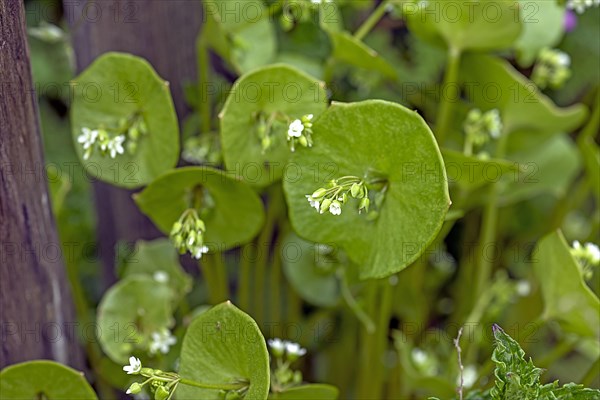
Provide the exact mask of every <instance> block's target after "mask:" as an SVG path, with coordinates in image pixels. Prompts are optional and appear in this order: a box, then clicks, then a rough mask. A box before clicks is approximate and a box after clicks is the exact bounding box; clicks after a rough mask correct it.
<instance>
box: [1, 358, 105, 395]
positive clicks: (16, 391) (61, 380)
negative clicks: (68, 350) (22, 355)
mask: <svg viewBox="0 0 600 400" xmlns="http://www.w3.org/2000/svg"><path fill="white" fill-rule="evenodd" d="M0 388H1V390H0V395H1V396H2V399H3V400H20V399H48V400H73V399H77V400H98V396H96V393H94V390H93V389H92V387H91V386H90V384H89V383H88V382H87V381H86V380H85V377H84V376H83V372H79V371H76V370H74V369H72V368H69V367H67V366H65V365H62V364H59V363H57V362H54V361H48V360H36V361H28V362H24V363H21V364H14V365H11V366H8V367H6V368H4V369H3V370H2V371H1V372H0Z"/></svg>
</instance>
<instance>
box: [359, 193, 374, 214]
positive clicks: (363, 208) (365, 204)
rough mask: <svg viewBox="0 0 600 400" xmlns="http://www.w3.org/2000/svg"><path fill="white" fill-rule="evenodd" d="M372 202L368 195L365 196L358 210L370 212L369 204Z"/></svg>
mask: <svg viewBox="0 0 600 400" xmlns="http://www.w3.org/2000/svg"><path fill="white" fill-rule="evenodd" d="M370 204H371V200H369V198H368V197H363V198H362V199H361V200H360V205H359V206H358V212H359V213H362V212H363V211H366V212H369V205H370Z"/></svg>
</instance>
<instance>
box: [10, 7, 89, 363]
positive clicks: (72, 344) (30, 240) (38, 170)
mask: <svg viewBox="0 0 600 400" xmlns="http://www.w3.org/2000/svg"><path fill="white" fill-rule="evenodd" d="M26 39H27V38H26V31H25V19H24V11H23V2H22V1H13V0H9V1H0V83H1V85H2V86H1V87H0V324H1V326H0V339H1V340H0V346H1V349H2V352H1V358H0V368H1V367H3V366H6V365H8V364H12V363H16V362H21V361H26V360H32V359H38V358H47V359H54V360H56V361H59V362H62V363H65V364H68V365H71V366H73V367H75V368H81V367H82V365H83V362H82V360H83V358H82V353H81V351H80V349H79V346H78V345H77V343H76V340H75V339H74V334H73V332H75V327H76V326H75V324H76V321H75V318H74V309H73V304H72V300H71V295H70V288H69V285H68V282H67V279H66V274H65V270H64V264H63V258H62V252H61V248H60V243H59V241H58V235H57V232H56V226H55V223H54V219H53V216H52V213H51V207H50V203H49V200H48V188H47V185H46V180H45V174H44V160H43V155H42V146H41V139H40V137H41V136H40V127H39V122H38V111H37V103H36V101H37V99H36V96H35V93H34V91H33V84H32V78H31V71H30V63H29V53H28V48H27V42H26Z"/></svg>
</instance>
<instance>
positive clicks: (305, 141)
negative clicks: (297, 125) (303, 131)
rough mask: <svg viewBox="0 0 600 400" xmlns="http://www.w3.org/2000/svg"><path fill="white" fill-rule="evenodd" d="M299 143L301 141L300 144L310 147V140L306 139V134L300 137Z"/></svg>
mask: <svg viewBox="0 0 600 400" xmlns="http://www.w3.org/2000/svg"><path fill="white" fill-rule="evenodd" d="M298 143H300V145H302V146H303V147H308V140H307V139H306V136H304V135H302V136H300V137H299V138H298Z"/></svg>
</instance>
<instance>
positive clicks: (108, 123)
mask: <svg viewBox="0 0 600 400" xmlns="http://www.w3.org/2000/svg"><path fill="white" fill-rule="evenodd" d="M72 86H73V93H74V98H73V104H72V109H71V125H72V126H71V129H72V134H73V140H74V141H75V149H76V151H77V155H78V156H79V159H80V160H81V162H82V163H83V165H84V167H85V168H86V171H87V173H88V174H89V175H91V176H93V177H95V178H98V179H101V180H103V181H106V182H109V183H111V184H113V185H116V186H122V187H126V188H136V187H140V186H143V185H145V184H147V183H149V182H150V181H152V180H153V179H155V178H156V177H157V176H159V175H160V174H162V173H163V172H165V171H167V170H168V169H170V168H173V167H174V166H175V164H176V163H177V160H178V158H179V127H178V123H177V115H176V114H175V108H174V106H173V100H172V99H171V94H170V92H169V83H168V82H166V81H164V80H162V79H161V78H160V77H159V76H158V75H157V74H156V72H155V71H154V69H153V68H152V66H151V65H150V64H148V62H147V61H146V60H144V59H142V58H140V57H136V56H133V55H130V54H123V53H106V54H104V55H102V56H100V57H99V58H98V59H96V61H94V62H93V63H92V65H90V66H89V67H88V68H87V69H86V70H85V71H83V72H82V73H81V75H79V76H78V77H77V78H75V80H74V81H73V82H72ZM136 115H139V116H141V118H142V119H143V121H144V122H145V124H146V126H147V130H148V133H147V134H146V135H142V136H141V137H140V139H139V141H138V145H137V150H136V152H135V153H134V154H129V152H127V151H125V153H124V154H120V155H117V157H116V158H114V159H113V158H111V157H110V156H109V155H105V156H102V155H101V154H100V151H94V152H92V154H91V156H90V157H89V159H87V160H84V159H83V152H84V150H83V147H82V146H81V145H80V144H79V143H77V138H78V137H79V135H80V134H81V132H82V129H83V128H84V127H85V128H89V129H98V128H100V127H102V126H104V127H106V128H116V127H117V126H118V125H119V122H120V120H121V119H123V118H125V119H130V118H133V117H134V116H136ZM114 135H116V133H115V134H114Z"/></svg>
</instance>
